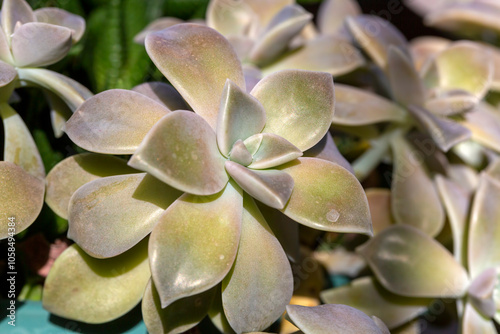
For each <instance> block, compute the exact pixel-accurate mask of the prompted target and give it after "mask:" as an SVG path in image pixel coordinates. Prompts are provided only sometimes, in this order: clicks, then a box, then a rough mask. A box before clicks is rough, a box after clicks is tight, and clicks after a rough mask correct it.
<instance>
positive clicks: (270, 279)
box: [222, 195, 293, 333]
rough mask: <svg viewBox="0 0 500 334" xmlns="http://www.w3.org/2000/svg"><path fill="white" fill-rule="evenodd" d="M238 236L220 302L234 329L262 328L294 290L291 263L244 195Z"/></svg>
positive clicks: (238, 331) (288, 299)
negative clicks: (235, 253)
mask: <svg viewBox="0 0 500 334" xmlns="http://www.w3.org/2000/svg"><path fill="white" fill-rule="evenodd" d="M243 205H244V209H243V219H242V222H241V239H240V246H239V248H238V255H237V256H236V261H235V263H234V266H233V269H232V270H231V272H230V273H229V274H228V275H227V276H226V278H224V280H223V281H222V304H223V307H224V310H225V314H226V317H227V319H228V321H229V323H230V324H231V327H232V328H233V329H234V330H235V331H236V332H237V333H242V332H243V333H245V332H252V331H259V330H264V329H266V328H267V327H269V326H270V325H271V324H272V323H273V322H274V321H276V319H278V318H279V317H280V315H281V314H282V313H283V311H284V310H285V307H286V305H287V304H288V303H289V302H290V299H291V298H292V292H293V275H292V270H291V268H290V263H289V262H288V259H287V257H286V254H285V252H284V251H283V248H282V247H281V245H280V243H279V241H278V240H277V239H276V237H275V236H274V235H273V232H272V231H271V229H270V228H269V226H268V225H267V222H266V221H265V219H264V217H263V216H262V214H261V213H260V211H259V209H258V208H257V206H256V204H255V202H254V201H253V199H252V198H251V197H249V196H248V195H245V196H244V204H243Z"/></svg>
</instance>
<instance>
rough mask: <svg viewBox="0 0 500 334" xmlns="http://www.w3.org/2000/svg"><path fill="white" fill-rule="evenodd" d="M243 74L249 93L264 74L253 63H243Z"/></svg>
mask: <svg viewBox="0 0 500 334" xmlns="http://www.w3.org/2000/svg"><path fill="white" fill-rule="evenodd" d="M243 74H244V76H245V83H246V86H247V90H246V91H247V93H250V92H251V91H252V89H253V88H254V87H255V85H257V84H258V83H259V81H260V80H261V79H262V77H263V75H262V72H261V70H260V69H259V68H257V67H256V66H254V65H252V64H243Z"/></svg>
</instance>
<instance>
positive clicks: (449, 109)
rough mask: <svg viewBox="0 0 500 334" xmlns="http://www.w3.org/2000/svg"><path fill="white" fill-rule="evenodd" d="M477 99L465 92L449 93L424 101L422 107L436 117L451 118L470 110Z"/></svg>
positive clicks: (476, 102)
mask: <svg viewBox="0 0 500 334" xmlns="http://www.w3.org/2000/svg"><path fill="white" fill-rule="evenodd" d="M478 102H479V99H478V98H477V97H476V96H474V95H472V94H470V93H467V92H465V91H461V90H458V91H449V92H445V93H444V94H441V95H440V96H437V97H433V98H430V99H428V100H426V101H425V104H424V107H425V109H427V110H429V111H430V112H431V113H433V114H435V115H438V116H452V115H456V114H462V113H465V112H468V111H470V110H472V109H473V108H474V107H475V106H476V105H477V104H478Z"/></svg>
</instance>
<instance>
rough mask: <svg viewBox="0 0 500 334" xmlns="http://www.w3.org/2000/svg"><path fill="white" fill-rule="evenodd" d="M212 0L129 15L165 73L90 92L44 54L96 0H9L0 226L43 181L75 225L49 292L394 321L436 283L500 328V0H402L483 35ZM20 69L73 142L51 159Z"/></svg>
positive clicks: (40, 199) (295, 317) (317, 319)
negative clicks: (140, 23) (142, 21)
mask: <svg viewBox="0 0 500 334" xmlns="http://www.w3.org/2000/svg"><path fill="white" fill-rule="evenodd" d="M117 3H118V2H117ZM115 5H116V6H117V4H115V3H114V2H113V4H111V5H110V6H115ZM207 5H208V7H207V10H206V16H205V17H206V19H204V20H203V19H199V18H198V19H194V20H184V19H180V18H177V17H163V18H159V19H157V20H155V21H153V22H152V23H151V24H149V25H148V26H146V27H144V29H143V30H142V31H140V32H139V31H137V35H136V36H135V39H134V42H135V43H137V44H139V45H141V46H142V47H144V50H145V53H147V57H149V59H150V61H151V62H152V63H153V64H154V66H155V67H156V70H155V71H159V73H161V76H159V75H153V76H152V77H154V81H153V80H151V81H148V80H141V81H139V82H137V85H135V86H134V85H130V87H110V89H107V90H104V91H101V92H97V91H96V94H95V95H94V94H93V93H92V92H91V91H90V90H88V89H87V88H85V87H84V85H82V84H80V83H79V82H77V81H75V80H74V79H72V78H69V77H68V76H65V75H63V74H60V73H58V72H56V71H54V70H53V69H52V68H51V69H44V68H40V67H45V66H49V65H52V64H54V63H56V62H58V61H60V60H61V59H62V58H64V57H65V56H66V55H67V54H68V52H69V50H70V48H71V46H72V45H73V44H74V43H76V42H78V41H79V40H80V39H81V38H82V36H84V30H85V21H84V19H83V18H82V17H80V16H78V15H75V14H71V13H69V12H67V11H65V10H63V9H59V8H41V9H37V10H32V8H31V7H30V5H29V4H28V3H27V2H26V1H25V0H3V3H2V9H1V27H2V29H0V99H1V101H0V116H1V117H2V120H3V128H4V137H5V138H4V149H3V161H1V162H0V181H1V182H0V220H1V221H2V224H1V230H0V238H3V239H7V238H8V237H10V239H12V237H13V235H14V234H19V233H21V232H23V231H24V230H26V229H27V228H28V227H29V226H30V225H32V224H33V222H35V221H36V220H37V217H38V216H39V215H40V212H41V210H42V207H43V205H44V203H45V204H46V205H47V206H48V207H49V208H50V210H51V211H52V212H54V213H55V214H56V215H58V216H59V217H60V219H63V220H67V221H68V229H67V231H65V232H64V235H65V236H67V238H69V239H70V240H71V242H70V243H71V245H70V246H69V247H68V248H67V249H65V250H64V251H63V252H62V253H61V254H60V255H59V256H58V257H57V259H56V260H55V262H54V263H53V265H52V264H51V269H50V272H49V274H48V276H47V277H46V279H45V281H44V285H43V296H42V303H43V307H44V308H45V309H46V310H47V311H48V312H50V313H51V314H53V315H56V316H58V317H61V318H64V319H67V320H68V321H77V322H81V323H87V324H95V325H96V326H97V325H99V324H105V323H108V322H111V321H113V320H116V319H118V321H120V320H119V319H123V316H126V314H128V313H129V312H133V310H134V308H136V307H137V305H139V304H140V309H141V314H142V319H143V322H144V323H145V326H146V327H147V330H148V332H150V333H183V332H186V331H189V330H191V329H192V328H194V327H197V326H203V325H200V323H202V324H203V323H205V324H206V323H210V324H211V325H210V326H211V327H212V328H216V330H218V331H220V332H222V333H257V332H262V331H266V330H268V331H279V332H280V333H291V332H293V331H297V333H307V334H322V333H374V334H385V333H420V332H421V331H422V330H423V329H424V328H423V326H421V323H420V322H419V318H420V319H422V316H424V315H425V313H426V312H429V310H431V311H432V305H433V304H435V303H436V300H438V302H439V303H440V305H442V307H443V308H447V309H453V310H452V311H450V312H451V313H452V314H453V315H454V320H453V321H454V322H455V323H456V324H457V326H456V327H457V328H459V331H460V333H464V334H468V333H496V332H497V330H496V328H497V327H498V326H497V325H496V322H497V323H498V322H500V280H499V279H500V248H499V247H498V243H499V242H500V209H499V207H498V203H499V202H500V144H499V143H500V110H499V108H500V104H499V103H498V101H500V99H499V93H500V74H499V73H500V50H499V49H497V46H498V45H500V43H499V41H498V36H499V31H500V28H499V27H498V23H497V22H496V19H497V18H500V7H499V5H498V3H496V1H494V0H470V1H465V2H464V1H453V0H445V1H441V2H440V3H439V8H437V10H436V9H435V7H434V6H435V4H434V2H431V1H428V0H412V1H408V6H410V7H411V8H412V9H414V10H415V11H416V12H418V13H419V14H421V15H423V17H424V21H425V22H426V23H427V24H429V25H432V26H435V27H438V28H443V29H445V30H447V31H450V32H452V33H455V34H457V35H459V36H464V37H466V38H471V39H473V40H451V39H445V38H443V37H419V38H417V39H415V40H413V41H410V42H409V41H407V39H406V38H405V37H404V35H403V34H402V33H401V32H399V31H398V30H397V28H396V27H395V26H394V25H392V24H391V23H390V22H388V21H385V20H384V19H382V18H380V17H378V16H375V15H365V14H362V12H361V9H360V7H359V5H358V4H357V3H356V1H355V0H325V1H323V2H322V3H321V5H320V6H319V7H318V8H317V9H318V13H317V19H316V20H313V14H311V13H309V12H308V11H307V10H306V9H304V8H303V7H301V6H300V5H298V4H296V3H295V2H294V1H292V0H272V1H263V0H238V1H234V0H210V1H209V2H208V4H207ZM113 8H114V7H113ZM158 16H159V15H158ZM450 38H451V37H450ZM127 43H129V42H127ZM497 64H498V66H497ZM334 82H335V83H334ZM125 86H126V85H125ZM24 87H35V88H39V89H41V90H42V91H43V94H44V96H45V97H46V100H47V102H46V103H47V104H48V109H49V110H50V122H51V125H52V128H53V134H52V136H53V138H54V140H55V141H57V140H61V141H62V140H67V141H71V143H72V145H74V147H75V148H76V149H77V151H73V150H72V151H71V154H70V155H69V156H67V157H66V158H65V159H59V160H60V161H59V162H58V163H57V164H55V165H54V166H50V167H51V168H50V170H49V172H48V174H46V173H45V167H44V155H43V154H40V153H39V149H38V148H37V143H35V140H34V139H33V137H32V134H31V131H30V129H29V128H28V126H26V124H25V122H23V119H22V118H21V116H20V115H19V114H18V113H17V112H16V111H15V110H14V109H13V108H12V107H11V106H10V104H14V103H16V101H19V100H22V99H23V98H24V95H23V94H22V93H21V92H22V90H23V89H22V88H24ZM18 88H19V89H20V90H19V92H20V94H18V93H16V92H17V90H18ZM28 89H29V88H28ZM28 112H29V111H28ZM23 115H24V113H23ZM343 143H348V144H345V145H342V144H343ZM337 145H338V146H337ZM77 152H79V153H77ZM45 165H46V163H45ZM47 210H48V209H47ZM42 218H43V217H40V218H39V219H38V220H39V221H40V220H43V219H42ZM14 219H15V221H16V229H15V231H12V230H9V227H11V226H10V225H9V224H8V222H9V221H12V220H14ZM28 231H29V229H28ZM10 239H9V240H10ZM28 251H29V250H28ZM305 263H310V264H311V263H312V266H313V267H314V268H313V269H311V268H309V269H311V270H309V269H308V268H307V266H306V264H305ZM320 265H321V266H322V268H323V269H322V270H324V271H318V270H316V269H317V267H319V266H320ZM309 267H310V266H309ZM304 268H305V271H306V272H305V274H304V270H303V269H304ZM339 275H344V276H339ZM346 276H347V277H348V279H347V280H346V281H345V282H343V284H339V281H338V278H339V277H346ZM328 282H329V283H328ZM332 283H333V284H332ZM332 285H333V286H332ZM451 305H453V306H451ZM440 312H441V313H442V312H443V311H440ZM277 323H280V324H281V325H277ZM279 326H281V329H278V327H279Z"/></svg>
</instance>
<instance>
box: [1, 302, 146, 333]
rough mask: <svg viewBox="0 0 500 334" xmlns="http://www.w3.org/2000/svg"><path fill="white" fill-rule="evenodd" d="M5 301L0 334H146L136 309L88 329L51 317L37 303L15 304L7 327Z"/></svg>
mask: <svg viewBox="0 0 500 334" xmlns="http://www.w3.org/2000/svg"><path fill="white" fill-rule="evenodd" d="M8 303H9V301H8V300H0V307H1V309H0V315H1V316H2V318H1V320H0V333H2V334H62V333H66V334H73V333H84V334H94V333H95V334H99V333H106V334H114V333H117V334H118V333H120V334H121V333H124V334H146V333H147V330H146V326H145V325H144V322H143V321H142V320H141V315H140V307H136V308H135V309H134V310H132V311H131V312H130V313H128V314H126V315H125V316H123V317H121V318H119V319H117V320H115V321H112V322H110V323H106V324H102V325H89V324H84V323H81V322H76V321H72V320H67V319H63V318H59V317H56V316H54V315H51V314H50V313H49V312H47V311H46V310H44V309H43V307H42V303H40V302H32V301H28V302H24V303H20V302H17V303H16V321H15V324H16V326H15V327H13V326H11V325H9V324H8V322H9V321H10V319H9V318H8V317H7V316H8V310H7V307H8V306H9V304H8Z"/></svg>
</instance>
